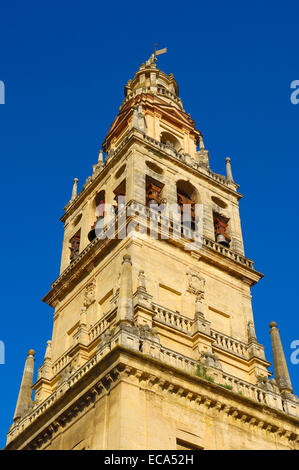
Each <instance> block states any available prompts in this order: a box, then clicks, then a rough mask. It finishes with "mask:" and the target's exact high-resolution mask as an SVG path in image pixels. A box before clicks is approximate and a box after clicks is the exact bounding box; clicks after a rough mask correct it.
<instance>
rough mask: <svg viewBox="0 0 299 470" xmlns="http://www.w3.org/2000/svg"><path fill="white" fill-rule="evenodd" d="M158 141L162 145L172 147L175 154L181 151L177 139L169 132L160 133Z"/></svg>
mask: <svg viewBox="0 0 299 470" xmlns="http://www.w3.org/2000/svg"><path fill="white" fill-rule="evenodd" d="M160 140H161V142H162V144H166V145H169V146H171V147H173V148H174V149H175V150H176V151H177V152H181V151H182V150H183V148H182V146H181V142H180V141H179V139H177V138H176V137H175V136H174V135H172V134H171V133H170V132H166V131H165V132H161V136H160Z"/></svg>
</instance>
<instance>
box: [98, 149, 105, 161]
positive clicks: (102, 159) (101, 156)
mask: <svg viewBox="0 0 299 470" xmlns="http://www.w3.org/2000/svg"><path fill="white" fill-rule="evenodd" d="M98 163H104V157H103V150H100V152H99V158H98Z"/></svg>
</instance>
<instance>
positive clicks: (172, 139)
mask: <svg viewBox="0 0 299 470" xmlns="http://www.w3.org/2000/svg"><path fill="white" fill-rule="evenodd" d="M198 147H199V148H198ZM103 149H104V150H107V156H106V159H105V161H103V154H102V152H100V156H99V161H98V163H97V164H96V165H94V166H93V173H92V176H90V177H89V178H88V179H87V180H86V182H85V184H84V185H83V188H82V190H81V192H79V194H78V191H77V184H78V181H77V179H75V180H74V187H73V192H72V197H71V200H70V202H69V203H68V204H67V205H66V207H65V208H64V210H65V212H64V215H63V216H62V218H61V220H62V222H63V223H64V228H65V231H64V241H63V247H62V258H61V271H60V276H59V278H58V279H57V280H56V281H55V282H54V283H53V284H52V286H51V290H50V291H49V292H48V294H47V295H46V296H45V297H44V299H43V300H44V301H45V302H47V303H48V304H49V305H50V306H52V307H54V309H55V312H54V317H53V322H54V325H53V337H52V340H51V341H50V342H48V345H47V349H46V354H45V360H44V363H43V364H42V365H41V367H40V368H39V371H38V378H37V381H36V382H35V384H34V385H33V389H34V390H35V399H34V401H33V402H32V403H28V393H27V394H26V396H25V398H24V400H25V402H26V403H23V404H22V406H21V407H20V406H19V411H18V413H17V415H15V420H14V423H13V424H12V426H11V428H10V430H9V432H8V439H7V446H6V448H7V449H83V448H84V449H176V448H180V449H181V448H191V449H193V448H194V449H298V448H299V441H298V422H299V402H298V398H297V397H296V396H295V395H293V393H292V390H290V389H289V388H288V393H287V394H286V393H284V392H285V390H284V389H281V388H280V384H279V380H277V383H276V381H275V380H274V379H269V372H268V367H269V365H270V363H269V362H268V361H267V360H266V359H265V355H264V348H263V346H262V345H261V344H259V343H258V341H257V339H256V336H255V331H254V319H253V313H252V307H251V293H250V288H251V286H253V285H254V284H255V283H256V282H258V281H259V279H260V278H261V277H262V274H261V273H259V272H258V271H256V270H255V269H254V267H253V261H251V260H250V259H248V258H246V257H245V254H244V246H243V237H242V230H241V223H240V216H239V200H240V198H241V197H242V196H241V195H240V194H239V193H238V191H237V190H238V185H237V184H236V183H235V182H234V180H233V177H232V172H231V167H230V161H229V159H227V161H226V167H227V175H226V176H222V175H219V174H216V173H214V172H213V171H212V170H211V169H210V167H209V153H208V151H207V150H206V149H205V148H204V145H203V139H202V135H201V133H200V132H199V131H198V130H197V129H196V127H195V123H194V121H193V120H192V119H191V117H190V115H188V114H186V112H185V111H184V109H183V104H182V101H181V99H180V98H179V97H178V86H177V83H176V81H175V79H174V77H173V75H172V74H170V75H169V76H168V75H166V74H165V73H163V72H162V71H161V70H159V69H157V67H156V61H155V58H154V57H151V58H150V59H149V61H147V62H146V63H145V64H142V65H141V67H140V69H139V70H138V72H137V73H136V75H135V77H134V79H133V80H129V82H128V84H127V85H126V87H125V99H124V102H123V104H122V105H121V107H120V111H119V113H118V115H117V117H116V118H115V120H114V122H113V124H112V126H111V127H110V130H109V132H108V134H107V136H106V138H105V140H104V143H103ZM149 184H152V185H153V186H152V187H154V188H156V189H157V191H158V192H159V201H160V200H161V201H162V202H163V204H165V205H169V206H170V205H171V204H176V203H177V201H178V196H179V195H183V196H184V197H186V198H188V200H190V201H191V202H192V204H193V203H194V204H199V205H201V207H202V216H201V220H200V223H202V238H201V244H200V246H198V245H196V244H194V247H193V248H190V249H186V243H185V242H186V240H185V239H186V238H188V237H187V235H186V233H187V232H188V230H187V232H186V231H184V236H183V237H180V238H175V237H169V238H164V237H163V234H164V225H163V221H162V219H161V216H160V215H159V214H158V213H155V214H153V213H152V209H151V208H150V207H149V205H148V199H147V186H148V185H149ZM119 195H122V196H124V195H125V198H126V200H125V205H124V206H120V204H119V202H118V206H117V211H116V212H117V221H116V224H115V221H114V220H113V219H112V217H111V213H110V212H111V207H110V206H109V204H110V205H113V204H115V200H116V197H117V196H119ZM100 200H101V201H102V200H104V201H105V206H104V209H103V210H104V212H105V214H104V215H105V218H103V219H101V217H102V215H101V216H99V213H100V212H99V201H100ZM109 211H110V212H109ZM124 213H125V214H126V216H125V217H124V216H123V215H124ZM101 214H102V213H101ZM150 214H152V215H153V218H154V219H155V220H156V222H157V237H153V236H150V235H149V215H150ZM101 220H103V225H102V227H103V230H102V231H101V236H95V237H94V236H93V235H92V230H94V231H95V233H96V231H97V224H98V223H99V221H101ZM168 222H169V227H170V229H171V231H172V233H174V232H175V230H179V232H180V233H181V225H180V223H178V222H177V219H176V216H175V215H173V214H172V215H169V218H168ZM217 224H218V225H217ZM219 224H220V225H219ZM221 224H222V225H221ZM113 229H115V233H114V236H112V237H110V236H108V235H109V234H111V233H112V232H111V231H113ZM120 233H125V236H122V237H120V236H119V234H120ZM74 236H76V241H78V240H79V245H78V246H79V248H78V249H77V251H74V250H73V248H72V246H73V245H72V242H71V240H72V239H73V238H72V237H74ZM72 250H73V251H72ZM70 252H71V253H72V257H71V259H70ZM275 335H276V332H275ZM275 350H276V351H278V352H277V354H278V355H279V354H280V356H281V354H283V352H282V350H281V349H280V347H277V348H276V349H275ZM276 362H277V363H279V364H282V366H281V367H286V366H285V362H283V361H280V360H279V358H278V359H277V361H276ZM281 374H285V371H284V370H282V372H281ZM26 384H27V385H28V377H27V376H26ZM23 388H24V387H23ZM21 389H22V387H21ZM20 393H21V392H20ZM22 400H23V398H22V397H21V396H20V397H19V402H20V401H22ZM19 402H18V403H19ZM20 410H21V412H20ZM24 410H25V411H24Z"/></svg>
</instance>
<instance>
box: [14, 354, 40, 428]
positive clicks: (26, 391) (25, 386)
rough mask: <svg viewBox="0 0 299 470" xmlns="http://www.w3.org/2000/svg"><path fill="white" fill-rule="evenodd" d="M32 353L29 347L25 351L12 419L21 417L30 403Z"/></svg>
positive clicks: (32, 370)
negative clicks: (25, 356)
mask: <svg viewBox="0 0 299 470" xmlns="http://www.w3.org/2000/svg"><path fill="white" fill-rule="evenodd" d="M34 355H35V351H33V349H30V350H29V351H28V353H27V358H26V361H25V367H24V372H23V377H22V382H21V386H20V391H19V396H18V401H17V405H16V411H15V415H14V421H17V420H18V419H20V418H22V416H24V414H25V413H26V412H27V411H28V410H29V408H30V407H31V405H32V383H33V372H34Z"/></svg>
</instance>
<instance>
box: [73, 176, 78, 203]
mask: <svg viewBox="0 0 299 470" xmlns="http://www.w3.org/2000/svg"><path fill="white" fill-rule="evenodd" d="M78 181H79V180H78V178H74V184H73V191H72V197H71V201H73V200H74V199H75V198H76V197H77V191H78Z"/></svg>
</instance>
